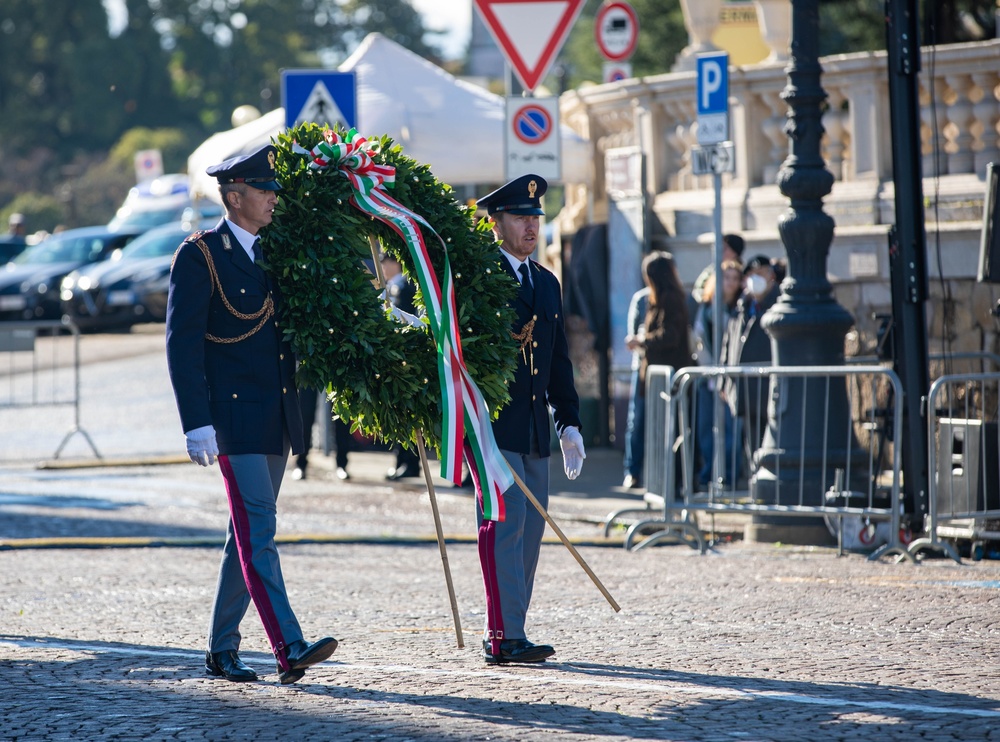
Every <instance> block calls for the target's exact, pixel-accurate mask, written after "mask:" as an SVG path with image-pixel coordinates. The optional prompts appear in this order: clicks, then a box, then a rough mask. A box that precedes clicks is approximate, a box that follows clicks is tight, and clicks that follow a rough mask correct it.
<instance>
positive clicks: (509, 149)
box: [504, 96, 562, 181]
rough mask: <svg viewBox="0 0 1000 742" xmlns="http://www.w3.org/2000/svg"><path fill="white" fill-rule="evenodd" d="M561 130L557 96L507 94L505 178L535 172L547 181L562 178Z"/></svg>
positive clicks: (508, 178) (509, 178) (511, 178)
mask: <svg viewBox="0 0 1000 742" xmlns="http://www.w3.org/2000/svg"><path fill="white" fill-rule="evenodd" d="M558 131H559V99H558V98H556V97H555V96H552V97H548V98H522V97H521V96H510V97H508V98H507V125H506V127H505V129H504V160H505V162H504V175H505V177H506V179H507V180H513V179H514V178H517V177H519V176H521V175H527V174H528V173H534V174H535V175H541V176H542V177H543V178H545V179H546V180H550V181H558V180H560V179H561V177H562V161H561V152H560V144H561V143H560V141H559V137H558V136H557V132H558Z"/></svg>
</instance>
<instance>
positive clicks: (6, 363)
mask: <svg viewBox="0 0 1000 742" xmlns="http://www.w3.org/2000/svg"><path fill="white" fill-rule="evenodd" d="M55 406H72V408H73V425H72V427H71V428H70V430H69V431H68V432H67V433H66V435H65V436H64V437H63V439H62V442H61V443H60V444H59V446H58V447H57V448H56V451H55V455H54V457H55V458H59V455H60V454H61V453H62V451H63V449H64V448H65V447H66V444H67V443H69V441H70V439H71V438H72V437H73V436H74V435H77V434H79V435H82V436H83V438H84V440H86V441H87V444H88V445H89V446H90V448H91V450H92V451H93V452H94V455H95V456H96V457H97V458H98V459H100V458H103V457H102V456H101V454H100V453H99V452H98V450H97V446H95V445H94V441H93V440H91V437H90V435H89V434H88V433H87V431H86V430H84V429H83V427H82V426H81V425H80V331H79V329H78V328H77V327H76V325H74V324H73V323H72V322H69V321H60V320H38V321H34V322H3V323H0V411H3V410H4V409H18V408H21V409H25V408H37V407H55Z"/></svg>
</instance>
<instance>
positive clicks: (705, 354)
mask: <svg viewBox="0 0 1000 742" xmlns="http://www.w3.org/2000/svg"><path fill="white" fill-rule="evenodd" d="M721 268H722V295H721V296H722V319H723V322H724V323H725V324H724V325H723V328H722V332H723V333H724V332H725V328H726V325H728V323H729V320H730V319H731V318H732V317H733V316H734V314H735V313H736V303H737V301H739V298H740V294H741V293H742V291H743V266H742V264H740V263H739V262H738V261H735V260H727V261H723V263H722V266H721ZM715 290H716V281H715V275H714V273H713V274H712V275H711V276H709V277H708V280H707V281H706V282H705V285H704V287H703V289H702V293H701V296H702V300H701V302H699V304H698V308H697V314H696V315H695V318H694V329H693V332H694V338H695V347H696V348H697V356H698V363H699V364H700V365H702V366H713V365H716V359H715V307H714V299H715ZM717 396H718V395H717V390H716V380H715V379H701V380H700V381H699V383H698V391H697V396H696V415H697V420H696V423H695V443H696V446H697V450H698V458H699V464H698V472H697V483H698V485H699V486H705V485H707V484H708V482H709V480H710V479H711V477H712V456H713V454H714V451H715V432H714V427H715V399H716V397H717ZM723 438H724V440H725V451H726V454H725V466H726V469H725V473H724V474H723V476H724V477H725V481H728V482H732V481H734V480H733V476H734V473H735V472H734V468H735V467H734V461H733V456H732V447H733V416H732V413H731V412H730V410H729V407H728V406H727V405H723Z"/></svg>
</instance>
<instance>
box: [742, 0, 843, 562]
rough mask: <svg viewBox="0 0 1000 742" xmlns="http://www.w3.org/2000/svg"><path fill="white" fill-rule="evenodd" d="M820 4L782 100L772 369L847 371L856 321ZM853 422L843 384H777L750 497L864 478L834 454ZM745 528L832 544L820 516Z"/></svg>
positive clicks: (794, 500)
mask: <svg viewBox="0 0 1000 742" xmlns="http://www.w3.org/2000/svg"><path fill="white" fill-rule="evenodd" d="M818 5H819V3H818V0H792V41H791V59H790V63H789V66H788V82H787V85H786V86H785V89H784V90H783V91H782V93H781V97H782V98H783V99H784V100H785V101H786V102H787V103H788V107H789V111H788V120H787V122H786V124H785V131H786V133H787V134H788V137H789V156H788V158H787V159H786V160H785V162H784V164H783V165H782V168H781V170H780V171H779V173H778V178H777V182H778V186H779V187H780V188H781V192H782V193H783V194H784V195H785V196H787V197H788V198H789V200H790V202H791V205H790V207H789V209H788V210H787V211H786V212H785V213H784V214H783V215H782V216H781V218H780V219H779V222H778V231H779V232H780V234H781V241H782V243H783V244H784V246H785V251H786V254H787V256H788V275H787V278H786V279H785V280H784V281H783V282H782V286H781V297H780V298H779V299H778V301H777V303H776V304H775V305H774V306H773V307H772V308H771V309H770V310H769V311H768V313H767V314H766V315H765V316H764V318H763V321H762V326H763V327H764V329H765V330H766V331H767V332H768V334H769V335H770V336H771V348H772V362H773V363H774V364H775V365H780V366H837V365H843V363H844V352H843V348H844V338H845V336H846V334H847V331H848V330H849V329H850V327H851V325H852V324H853V322H854V321H853V318H852V317H851V315H850V313H848V312H847V310H846V309H844V308H843V307H842V306H840V305H839V304H838V303H837V302H836V300H835V299H834V298H833V293H832V287H831V286H830V283H829V281H828V280H827V279H826V261H827V256H828V254H829V250H830V243H831V242H832V241H833V228H834V222H833V219H832V218H831V217H830V216H829V215H827V214H826V213H824V211H823V197H824V196H826V195H827V194H829V193H830V190H831V188H832V186H833V175H831V174H830V172H829V171H828V170H827V169H826V165H825V163H824V161H823V158H822V154H821V150H820V142H821V139H822V136H823V125H822V122H821V116H822V103H823V101H824V99H825V98H826V92H825V91H824V90H823V88H822V87H821V85H820V74H821V69H820V65H819V59H818V55H817V50H818V47H819V44H818V40H819V7H818ZM849 421H850V417H849V411H848V401H847V390H846V386H845V385H838V384H829V385H828V384H827V381H826V380H825V379H822V378H808V379H807V378H801V377H798V378H779V379H775V380H774V382H773V383H772V387H771V399H770V404H769V405H768V429H767V431H766V433H765V435H764V441H763V443H762V445H761V447H760V448H759V449H758V451H757V452H756V454H755V465H756V466H755V473H754V475H753V477H752V479H751V481H750V490H751V493H752V495H753V497H754V499H756V500H760V501H762V502H765V503H775V504H782V505H796V504H800V505H811V506H814V505H821V504H822V503H823V499H824V496H825V493H824V492H823V489H824V485H825V487H826V488H829V487H830V486H831V485H832V484H833V482H834V470H835V469H847V470H850V471H863V468H862V467H860V466H858V467H855V466H851V467H848V466H847V458H848V456H850V455H851V451H852V450H853V451H857V452H860V453H862V454H863V451H862V450H861V447H860V446H857V447H856V448H854V447H853V446H851V445H844V446H843V450H840V451H838V450H836V447H835V446H836V444H835V443H834V442H835V441H837V440H838V437H837V436H838V433H839V440H841V441H843V438H844V436H843V431H844V430H846V429H847V426H848V424H849ZM824 426H825V430H826V431H827V432H828V433H829V434H828V435H827V434H824V431H823V430H822V428H823V427H824ZM803 430H805V431H806V434H805V435H803ZM845 443H847V442H846V441H845ZM850 484H851V483H848V486H850ZM800 487H801V488H802V493H803V495H802V498H803V499H802V501H801V502H800V501H799V498H798V493H799V490H800ZM820 528H821V529H822V530H821V531H820ZM749 530H750V531H751V534H749V535H753V536H755V537H756V538H757V540H781V541H783V542H788V543H817V542H821V543H827V542H829V540H830V538H831V537H830V535H829V532H828V531H827V530H826V528H825V526H823V525H822V519H820V518H803V517H791V518H790V517H787V516H786V517H781V516H769V515H766V516H759V517H755V518H754V522H753V524H752V525H751V528H750V529H749ZM779 534H780V538H777V536H778V535H779Z"/></svg>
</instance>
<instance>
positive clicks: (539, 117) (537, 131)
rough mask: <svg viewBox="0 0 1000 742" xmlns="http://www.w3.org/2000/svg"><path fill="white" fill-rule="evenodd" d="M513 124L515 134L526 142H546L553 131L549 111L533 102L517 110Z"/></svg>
mask: <svg viewBox="0 0 1000 742" xmlns="http://www.w3.org/2000/svg"><path fill="white" fill-rule="evenodd" d="M513 125H514V134H515V135H516V136H517V138H518V139H520V140H521V141H522V142H524V143H525V144H539V143H541V142H544V141H545V140H546V139H547V138H548V136H549V134H551V133H552V117H551V116H549V112H548V111H546V110H545V109H544V108H542V107H541V106H538V105H535V104H533V103H529V104H528V105H526V106H523V107H522V108H519V109H518V110H517V113H515V114H514V119H513Z"/></svg>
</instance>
